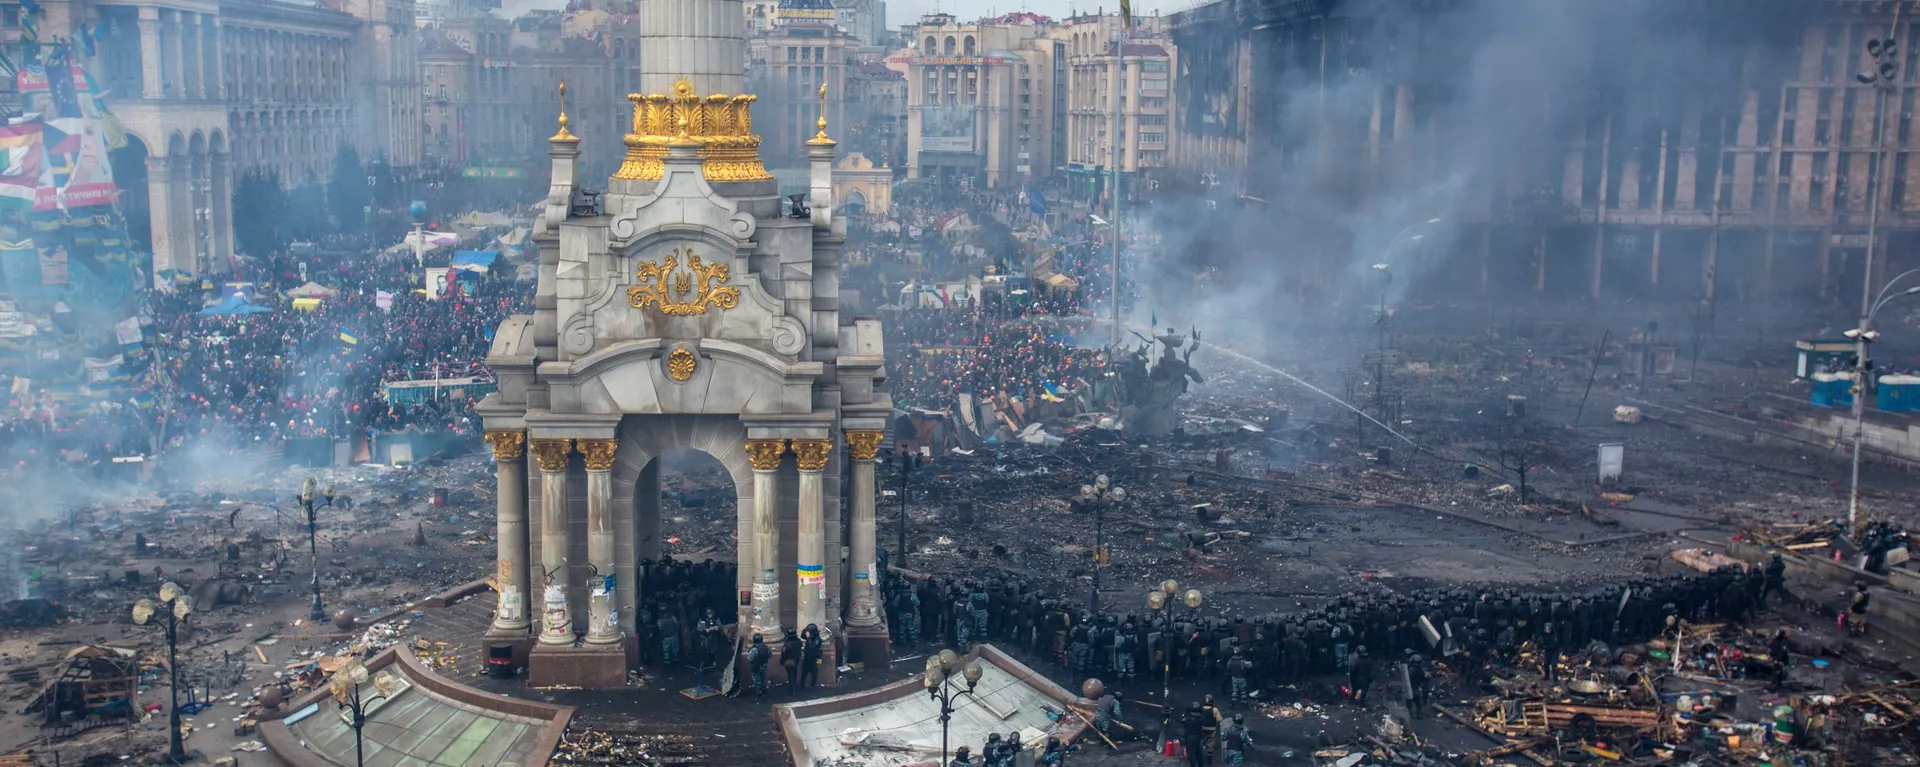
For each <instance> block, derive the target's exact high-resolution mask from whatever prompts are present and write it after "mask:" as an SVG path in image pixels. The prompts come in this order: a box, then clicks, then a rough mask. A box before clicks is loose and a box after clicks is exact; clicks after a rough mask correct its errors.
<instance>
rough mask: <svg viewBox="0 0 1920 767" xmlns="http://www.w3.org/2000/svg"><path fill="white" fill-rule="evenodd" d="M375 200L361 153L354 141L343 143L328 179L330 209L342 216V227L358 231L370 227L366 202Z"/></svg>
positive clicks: (334, 154)
mask: <svg viewBox="0 0 1920 767" xmlns="http://www.w3.org/2000/svg"><path fill="white" fill-rule="evenodd" d="M372 201H373V194H372V190H370V189H368V188H367V170H366V168H364V167H362V166H361V165H360V153H359V152H357V151H354V148H353V145H352V144H344V143H343V144H341V145H340V149H339V151H337V152H334V153H333V175H332V176H330V177H328V179H327V211H328V212H329V213H331V214H333V217H334V218H337V219H339V221H340V226H341V228H342V229H344V230H346V231H349V232H358V231H361V230H362V229H365V228H366V223H367V217H366V212H365V211H366V206H367V205H368V204H369V203H371V202H372Z"/></svg>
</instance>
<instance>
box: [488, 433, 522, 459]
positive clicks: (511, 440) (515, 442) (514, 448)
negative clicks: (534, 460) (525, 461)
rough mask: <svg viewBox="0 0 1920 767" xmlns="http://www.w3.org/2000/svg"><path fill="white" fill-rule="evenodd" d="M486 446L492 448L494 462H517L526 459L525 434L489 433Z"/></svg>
mask: <svg viewBox="0 0 1920 767" xmlns="http://www.w3.org/2000/svg"><path fill="white" fill-rule="evenodd" d="M487 444H489V445H492V446H493V460H495V461H518V460H520V459H522V458H525V457H527V433H526V432H523V431H489V432H487Z"/></svg>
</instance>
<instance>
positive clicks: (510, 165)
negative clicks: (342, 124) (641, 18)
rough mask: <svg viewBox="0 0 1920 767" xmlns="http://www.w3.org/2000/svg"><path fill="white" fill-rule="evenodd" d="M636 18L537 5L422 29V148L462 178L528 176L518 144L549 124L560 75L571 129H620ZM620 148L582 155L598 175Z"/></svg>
mask: <svg viewBox="0 0 1920 767" xmlns="http://www.w3.org/2000/svg"><path fill="white" fill-rule="evenodd" d="M639 34H640V33H639V23H638V21H637V19H636V16H635V14H634V12H633V9H632V6H631V4H628V5H625V6H622V5H619V4H613V3H608V4H603V5H602V6H601V7H581V6H576V7H575V8H574V9H573V10H571V11H566V12H553V11H536V12H533V13H529V14H527V15H526V16H524V17H522V18H519V19H515V20H512V21H508V20H504V19H500V18H497V17H494V16H490V15H479V16H473V17H470V18H466V19H459V20H455V21H450V22H447V23H444V24H440V25H437V26H434V27H430V28H428V29H426V30H423V33H422V35H423V39H424V42H423V44H422V48H423V51H422V54H421V58H420V67H421V75H422V81H423V84H424V92H425V93H426V94H427V105H426V110H425V112H426V123H425V127H424V130H423V135H425V136H427V137H428V152H429V154H431V155H433V156H434V157H435V158H437V160H438V161H439V162H441V163H443V164H446V165H449V166H452V167H456V168H458V170H459V172H460V173H461V174H462V175H463V176H465V177H467V178H470V179H480V180H487V179H499V180H508V181H511V180H515V179H524V178H527V177H529V174H533V173H536V172H537V171H538V170H539V169H538V168H535V167H532V166H530V165H529V163H531V162H533V161H534V159H533V158H530V157H529V156H528V155H527V154H526V151H525V148H526V147H527V146H529V145H531V144H532V143H534V142H537V141H538V140H539V139H540V138H541V136H542V134H544V133H545V132H546V131H547V130H548V127H547V126H545V125H543V124H541V123H540V122H539V119H538V118H537V116H538V115H541V114H546V113H547V112H549V111H551V110H553V109H555V108H557V107H558V105H559V104H558V96H557V94H556V91H555V89H556V86H558V85H559V83H560V82H561V81H562V80H565V81H566V83H567V88H568V94H567V95H568V99H567V100H568V108H567V109H568V114H569V116H570V119H572V120H573V124H574V126H575V128H576V129H577V130H580V131H588V130H591V131H594V132H596V133H604V132H607V131H619V132H624V131H625V130H626V129H627V127H628V126H627V122H628V117H629V110H628V109H627V108H626V103H627V102H626V96H627V94H629V93H634V92H637V91H639V90H640V88H641V82H640V37H639ZM620 156H621V149H620V147H619V146H618V145H617V144H609V143H601V144H598V145H596V146H594V147H591V148H589V149H588V150H587V152H586V154H585V155H583V156H582V158H581V163H582V165H583V166H584V167H586V168H588V169H591V170H594V171H597V172H600V173H602V174H603V175H604V174H609V173H612V172H613V169H614V168H617V167H619V163H620Z"/></svg>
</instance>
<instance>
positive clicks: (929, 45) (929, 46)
mask: <svg viewBox="0 0 1920 767" xmlns="http://www.w3.org/2000/svg"><path fill="white" fill-rule="evenodd" d="M920 52H921V53H922V54H924V55H927V56H932V55H933V54H936V53H939V52H940V49H939V48H937V47H935V46H934V43H933V35H927V42H926V44H925V45H922V46H920Z"/></svg>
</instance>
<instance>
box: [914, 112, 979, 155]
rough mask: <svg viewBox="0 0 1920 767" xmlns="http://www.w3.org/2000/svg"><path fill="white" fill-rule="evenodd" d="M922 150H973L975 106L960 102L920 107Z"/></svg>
mask: <svg viewBox="0 0 1920 767" xmlns="http://www.w3.org/2000/svg"><path fill="white" fill-rule="evenodd" d="M920 150H921V151H923V152H971V151H973V107H970V106H964V105H959V104H940V105H933V104H929V105H926V106H923V107H920Z"/></svg>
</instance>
